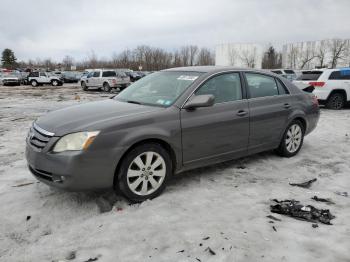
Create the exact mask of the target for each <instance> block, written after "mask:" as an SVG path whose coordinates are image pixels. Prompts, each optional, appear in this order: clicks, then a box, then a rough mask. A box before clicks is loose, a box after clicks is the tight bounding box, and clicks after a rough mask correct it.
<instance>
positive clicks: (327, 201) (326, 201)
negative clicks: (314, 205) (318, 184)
mask: <svg viewBox="0 0 350 262" xmlns="http://www.w3.org/2000/svg"><path fill="white" fill-rule="evenodd" d="M311 199H313V200H315V201H318V202H324V203H327V204H330V205H333V204H335V203H334V202H333V201H332V200H331V199H329V198H320V197H317V196H314V197H312V198H311Z"/></svg>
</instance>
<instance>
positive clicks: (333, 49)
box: [329, 39, 349, 68]
mask: <svg viewBox="0 0 350 262" xmlns="http://www.w3.org/2000/svg"><path fill="white" fill-rule="evenodd" d="M347 48H349V47H348V46H347V41H346V40H342V39H332V41H331V42H330V43H329V51H330V55H331V57H330V58H331V61H330V64H331V67H332V68H335V67H337V64H338V62H339V60H343V59H345V58H346V53H347Z"/></svg>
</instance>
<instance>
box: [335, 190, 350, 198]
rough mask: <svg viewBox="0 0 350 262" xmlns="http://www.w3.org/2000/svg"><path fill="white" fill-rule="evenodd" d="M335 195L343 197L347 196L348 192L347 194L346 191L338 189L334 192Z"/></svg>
mask: <svg viewBox="0 0 350 262" xmlns="http://www.w3.org/2000/svg"><path fill="white" fill-rule="evenodd" d="M335 193H336V194H337V195H339V196H343V197H348V196H349V194H348V192H339V191H337V192H335Z"/></svg>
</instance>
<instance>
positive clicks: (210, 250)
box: [204, 247, 216, 256]
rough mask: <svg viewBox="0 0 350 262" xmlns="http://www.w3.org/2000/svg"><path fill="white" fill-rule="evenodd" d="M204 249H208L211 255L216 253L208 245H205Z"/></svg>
mask: <svg viewBox="0 0 350 262" xmlns="http://www.w3.org/2000/svg"><path fill="white" fill-rule="evenodd" d="M204 251H208V252H209V253H210V254H211V255H213V256H215V255H216V253H215V252H214V251H213V250H212V249H211V248H210V247H207V248H206V249H205V250H204Z"/></svg>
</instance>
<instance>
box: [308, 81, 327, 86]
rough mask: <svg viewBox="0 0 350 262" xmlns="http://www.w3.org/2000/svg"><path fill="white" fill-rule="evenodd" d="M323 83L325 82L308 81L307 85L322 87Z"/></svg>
mask: <svg viewBox="0 0 350 262" xmlns="http://www.w3.org/2000/svg"><path fill="white" fill-rule="evenodd" d="M325 84H326V83H325V82H309V85H310V86H314V87H322V86H324V85H325Z"/></svg>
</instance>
